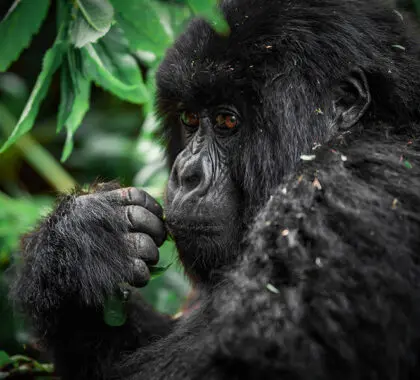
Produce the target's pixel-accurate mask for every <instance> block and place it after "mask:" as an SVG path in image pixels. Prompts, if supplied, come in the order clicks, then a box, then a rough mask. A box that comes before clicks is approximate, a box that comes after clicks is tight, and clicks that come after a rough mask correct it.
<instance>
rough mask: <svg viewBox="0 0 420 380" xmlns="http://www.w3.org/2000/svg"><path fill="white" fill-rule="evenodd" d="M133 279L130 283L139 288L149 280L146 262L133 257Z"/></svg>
mask: <svg viewBox="0 0 420 380" xmlns="http://www.w3.org/2000/svg"><path fill="white" fill-rule="evenodd" d="M132 260H133V261H132V262H133V269H134V270H133V279H132V281H131V282H130V285H133V286H135V287H138V288H141V287H143V286H145V285H146V284H147V283H148V282H149V280H150V271H149V268H148V267H147V264H146V263H145V262H144V261H143V260H141V259H136V258H133V259H132Z"/></svg>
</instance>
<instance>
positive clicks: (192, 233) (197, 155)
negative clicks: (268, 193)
mask: <svg viewBox="0 0 420 380" xmlns="http://www.w3.org/2000/svg"><path fill="white" fill-rule="evenodd" d="M175 122H177V123H179V126H180V127H181V128H183V130H184V131H185V139H186V147H185V149H184V150H183V151H182V152H180V154H179V155H178V157H177V159H176V161H175V163H174V165H173V168H172V172H171V175H170V179H169V183H168V188H167V196H166V221H167V226H168V229H169V231H170V233H171V234H172V235H173V236H174V238H175V241H176V244H177V247H178V249H179V253H180V258H181V260H182V261H183V264H184V265H185V267H186V268H188V269H189V271H190V272H191V273H192V275H193V276H194V274H196V275H199V276H200V277H202V276H203V273H200V272H201V271H202V270H206V269H204V268H208V267H209V266H210V267H211V268H214V267H215V266H217V265H216V263H215V258H217V259H218V262H219V263H222V262H223V263H225V262H226V261H229V259H232V258H233V257H234V256H235V255H234V252H235V251H236V250H237V246H238V245H239V242H240V240H241V234H242V228H243V227H242V223H241V219H242V218H241V213H240V208H241V207H240V206H241V202H240V193H239V189H238V186H237V185H236V184H235V183H234V181H233V179H232V176H231V167H230V165H231V163H232V157H234V155H235V150H237V149H238V146H239V144H238V141H239V139H240V135H241V133H240V129H241V115H239V112H238V111H237V109H236V108H235V107H233V106H232V105H221V106H216V107H208V108H201V109H197V110H190V109H187V108H185V107H184V106H181V107H180V110H179V112H178V120H176V121H175ZM195 272H198V273H195Z"/></svg>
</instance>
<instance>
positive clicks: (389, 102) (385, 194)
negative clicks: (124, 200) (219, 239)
mask: <svg viewBox="0 0 420 380" xmlns="http://www.w3.org/2000/svg"><path fill="white" fill-rule="evenodd" d="M223 9H224V11H225V14H226V15H227V19H228V21H229V23H230V25H231V27H232V33H231V35H230V36H229V38H227V39H226V38H223V37H220V36H217V35H216V34H215V33H214V32H213V31H212V30H211V29H210V27H208V26H207V25H206V24H205V23H204V22H203V21H195V22H193V23H192V24H191V25H190V27H189V29H188V30H187V32H186V34H184V35H183V36H182V37H181V38H180V39H179V40H178V41H177V43H176V44H175V46H174V48H172V49H171V50H170V51H169V52H168V55H167V57H166V59H165V61H164V63H163V64H162V66H161V68H160V71H159V76H158V94H159V101H158V106H159V112H160V114H161V116H162V117H163V119H164V125H165V126H167V127H169V126H170V125H175V124H176V125H177V123H178V119H177V110H176V107H177V103H178V102H179V100H180V99H182V100H183V102H184V103H187V104H189V105H190V106H191V107H193V106H194V105H197V106H200V105H203V104H214V103H217V104H220V103H224V102H228V103H233V104H235V105H236V106H237V107H238V108H239V109H240V111H241V114H242V115H244V119H246V120H247V123H246V124H244V125H245V127H244V128H243V130H241V140H240V142H239V144H238V146H237V149H236V151H235V153H233V154H232V157H231V162H230V163H231V165H230V167H231V168H232V172H231V175H232V177H233V180H234V182H235V184H236V185H237V187H238V188H239V189H240V191H241V195H242V199H241V205H242V207H243V210H242V212H243V219H244V220H246V221H248V220H250V219H251V218H253V217H255V215H256V211H257V210H259V212H258V214H257V216H256V219H255V222H254V223H253V224H252V226H251V227H250V232H249V233H248V234H247V235H246V239H245V242H246V245H247V248H246V249H244V250H243V251H242V253H241V254H240V257H239V258H238V260H237V262H236V263H235V264H230V265H229V267H227V268H225V277H224V278H223V279H222V280H221V281H220V282H218V283H217V284H212V287H208V286H207V287H205V288H203V289H201V290H202V293H203V297H202V300H201V307H200V308H199V309H198V310H195V311H193V312H191V313H190V314H189V315H186V316H185V317H184V318H183V319H181V320H180V321H177V322H171V321H170V320H169V319H167V318H165V317H160V316H158V315H156V314H154V313H153V311H151V310H148V309H147V308H146V306H145V305H144V304H143V303H142V302H141V301H140V302H135V301H132V303H131V304H130V310H131V309H132V313H135V314H133V315H131V316H130V318H129V321H128V323H127V324H126V325H125V326H123V327H121V328H110V327H107V326H104V325H103V324H101V323H100V321H99V319H98V316H100V305H101V303H102V300H103V296H104V295H105V294H108V293H109V292H110V291H111V290H112V289H113V288H115V286H116V284H118V283H119V282H120V281H121V279H126V278H127V276H128V277H129V274H128V275H127V273H126V272H125V265H126V263H124V261H123V259H122V258H120V256H118V257H117V255H116V254H115V253H116V251H130V249H131V248H130V247H129V246H126V243H124V241H120V240H118V239H116V238H115V237H114V235H112V234H107V233H106V231H109V230H115V229H117V230H118V229H119V228H120V229H121V228H122V227H119V220H118V218H117V217H115V216H113V212H112V207H109V206H110V205H108V204H98V205H96V206H95V207H93V208H92V209H91V210H90V211H89V212H88V214H87V215H85V216H84V217H87V218H91V219H92V221H95V217H96V216H98V215H100V216H101V218H100V222H97V224H96V226H95V223H93V227H92V228H93V230H92V231H86V230H84V229H81V228H80V225H81V224H80V223H79V219H78V218H79V216H77V215H74V214H73V213H72V208H71V202H72V199H69V200H67V201H65V202H64V203H63V204H61V206H59V208H58V209H57V211H56V212H55V213H54V214H53V215H52V216H51V217H50V218H49V219H47V220H46V221H45V222H44V224H43V225H42V226H41V227H40V229H39V230H38V231H36V232H34V233H33V234H32V235H31V236H30V237H29V238H27V239H26V243H25V246H24V249H25V254H26V261H25V265H24V267H23V270H22V272H21V275H20V278H19V279H18V281H17V284H16V288H15V294H16V297H17V298H18V299H19V300H20V301H21V303H22V304H23V306H24V307H25V308H26V310H27V312H28V313H29V314H30V315H32V317H33V319H34V321H35V323H36V326H37V327H38V330H39V332H40V333H41V337H44V338H46V339H45V340H46V343H47V344H48V346H49V347H50V348H51V349H52V350H53V351H54V354H55V357H56V361H57V363H58V365H59V370H61V372H62V374H63V377H64V378H65V379H100V378H106V377H108V376H109V377H113V378H115V379H124V380H128V379H257V378H267V379H274V378H276V379H278V378H284V379H308V380H309V379H310V380H314V379H336V378H339V379H349V380H350V379H351V380H353V379H372V380H374V379H375V380H376V379H399V380H402V379H417V377H418V373H419V370H420V368H419V367H420V366H419V363H420V361H419V359H420V358H419V354H420V325H419V321H420V289H419V288H420V262H419V255H420V127H419V121H420V120H419V119H420V115H419V109H420V108H419V104H420V61H419V47H420V41H419V35H418V34H417V31H416V30H415V28H414V27H413V24H412V23H411V21H410V20H409V17H408V16H407V15H405V14H404V15H403V14H401V13H400V12H396V11H394V9H392V8H389V7H387V6H386V4H385V2H384V1H379V0H369V1H365V0H348V1H343V0H295V1H281V0H266V1H258V0H226V1H225V2H224V5H223ZM355 68H357V69H360V70H362V71H363V72H364V73H365V75H366V78H367V82H368V85H369V88H370V93H371V103H370V106H369V109H368V111H367V112H366V113H365V114H364V115H363V117H362V118H361V119H360V121H359V122H358V123H357V124H356V125H355V126H354V127H353V128H351V129H350V130H346V131H341V130H337V129H335V128H333V127H331V125H330V124H329V123H328V120H329V116H330V115H331V113H332V107H331V101H332V99H331V94H330V92H329V89H331V88H332V87H333V86H334V85H335V84H336V83H337V82H340V80H341V79H342V78H343V77H345V76H346V75H347V74H348V73H349V72H350V71H352V70H354V69H355ZM302 154H306V155H311V156H315V157H310V159H309V160H308V161H306V160H303V161H302V160H301V155H302ZM264 204H265V205H264ZM104 214H106V216H107V218H106V220H107V221H106V223H109V225H108V226H107V225H105V226H104V225H103V222H102V221H103V216H104ZM63 234H64V235H65V236H64V235H63ZM60 236H61V238H58V237H60ZM86 253H88V254H89V255H86ZM95 258H98V260H95ZM89 268H91V269H90V270H94V271H100V272H102V273H103V274H104V282H101V283H100V284H96V283H94V282H92V281H91V276H90V270H89ZM111 273H112V274H113V275H111ZM92 278H93V277H92ZM95 278H97V277H95ZM104 285H105V286H104ZM198 286H200V284H198ZM418 298H419V299H418ZM138 315H140V317H138ZM157 337H160V339H156V338H157ZM138 347H139V348H138ZM136 348H138V349H136ZM130 352H131V354H130ZM123 356H125V358H124V360H123V361H122V362H120V363H119V362H118V360H119V359H121V358H122V357H123Z"/></svg>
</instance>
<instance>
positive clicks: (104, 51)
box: [82, 28, 149, 104]
mask: <svg viewBox="0 0 420 380" xmlns="http://www.w3.org/2000/svg"><path fill="white" fill-rule="evenodd" d="M82 53H83V61H84V65H85V72H86V74H87V75H88V77H89V78H91V79H92V80H93V81H95V83H97V84H98V85H99V86H101V87H103V88H104V89H106V90H108V91H111V92H112V93H113V94H115V95H116V96H118V97H120V98H121V99H123V100H127V101H129V102H132V103H138V104H142V103H145V102H147V101H149V94H148V92H147V88H146V86H145V85H144V83H143V78H142V75H141V72H140V68H139V67H138V65H137V62H136V60H135V59H134V57H133V56H132V55H131V54H130V52H129V50H128V46H127V42H126V41H125V39H124V38H123V36H122V33H121V31H120V30H119V29H117V28H113V29H111V30H110V32H108V34H107V35H106V36H105V37H104V38H102V39H101V40H100V41H98V42H97V43H96V44H89V45H87V46H85V47H83V48H82Z"/></svg>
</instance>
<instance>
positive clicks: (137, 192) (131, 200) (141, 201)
mask: <svg viewBox="0 0 420 380" xmlns="http://www.w3.org/2000/svg"><path fill="white" fill-rule="evenodd" d="M104 195H105V197H106V199H108V200H109V201H111V202H116V203H118V204H121V205H124V206H128V205H136V206H142V207H144V208H145V209H147V210H149V211H150V212H152V213H153V214H155V215H156V216H157V217H158V218H162V217H163V210H162V207H161V206H160V205H159V203H158V202H156V200H155V199H154V198H153V197H152V196H151V195H149V194H148V193H146V192H145V191H144V190H141V189H137V188H135V187H126V188H124V189H118V190H113V191H110V192H108V193H107V194H104ZM104 195H102V196H104Z"/></svg>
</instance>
